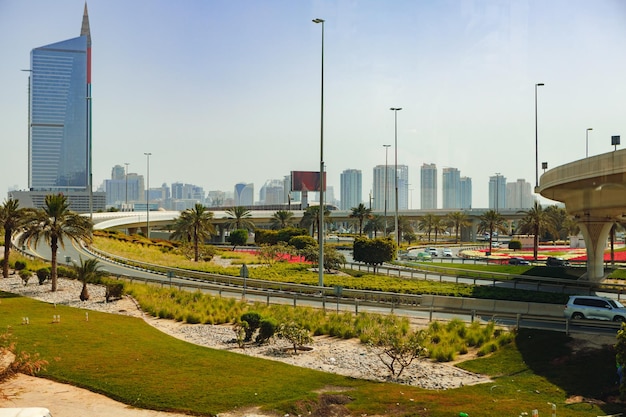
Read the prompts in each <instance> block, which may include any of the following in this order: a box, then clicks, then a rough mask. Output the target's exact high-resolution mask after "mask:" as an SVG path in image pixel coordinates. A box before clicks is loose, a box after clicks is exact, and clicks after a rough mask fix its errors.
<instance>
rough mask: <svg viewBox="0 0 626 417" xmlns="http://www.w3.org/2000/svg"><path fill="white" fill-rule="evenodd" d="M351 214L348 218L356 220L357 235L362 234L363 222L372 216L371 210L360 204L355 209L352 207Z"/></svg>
mask: <svg viewBox="0 0 626 417" xmlns="http://www.w3.org/2000/svg"><path fill="white" fill-rule="evenodd" d="M351 210H352V213H350V217H351V218H353V219H357V220H358V222H359V235H361V234H363V222H364V221H365V219H369V218H370V216H371V215H372V209H369V208H367V207H365V204H363V203H361V204H359V205H358V206H357V207H352V209H351Z"/></svg>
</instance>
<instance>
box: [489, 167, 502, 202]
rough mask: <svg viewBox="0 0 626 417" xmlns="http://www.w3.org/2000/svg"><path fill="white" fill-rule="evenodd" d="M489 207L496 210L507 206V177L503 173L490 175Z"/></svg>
mask: <svg viewBox="0 0 626 417" xmlns="http://www.w3.org/2000/svg"><path fill="white" fill-rule="evenodd" d="M489 208H490V209H492V210H495V211H498V210H503V209H505V208H506V177H504V176H502V175H501V174H496V175H493V176H491V177H489Z"/></svg>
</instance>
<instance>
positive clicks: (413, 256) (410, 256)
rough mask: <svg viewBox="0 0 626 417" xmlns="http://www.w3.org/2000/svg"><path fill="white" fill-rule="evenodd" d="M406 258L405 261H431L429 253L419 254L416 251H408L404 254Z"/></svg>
mask: <svg viewBox="0 0 626 417" xmlns="http://www.w3.org/2000/svg"><path fill="white" fill-rule="evenodd" d="M406 257H407V259H411V260H420V261H430V260H431V259H432V258H431V256H430V254H429V253H426V252H420V251H417V250H410V251H409V252H408V253H407V254H406Z"/></svg>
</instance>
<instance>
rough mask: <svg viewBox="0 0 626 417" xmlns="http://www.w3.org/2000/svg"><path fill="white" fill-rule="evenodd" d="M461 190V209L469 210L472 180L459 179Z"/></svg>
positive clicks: (470, 206) (466, 178)
mask: <svg viewBox="0 0 626 417" xmlns="http://www.w3.org/2000/svg"><path fill="white" fill-rule="evenodd" d="M459 184H460V186H461V187H460V188H461V204H460V207H459V208H461V209H464V210H469V209H471V208H472V179H471V178H469V177H461V178H460V179H459Z"/></svg>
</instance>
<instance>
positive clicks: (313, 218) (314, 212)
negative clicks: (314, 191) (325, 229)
mask: <svg viewBox="0 0 626 417" xmlns="http://www.w3.org/2000/svg"><path fill="white" fill-rule="evenodd" d="M329 217H330V210H328V208H325V209H324V224H326V223H328V220H329ZM319 223H320V206H309V207H307V208H306V210H304V214H303V215H302V220H300V227H304V228H305V229H308V228H312V231H311V236H315V231H316V230H320V224H319Z"/></svg>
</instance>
